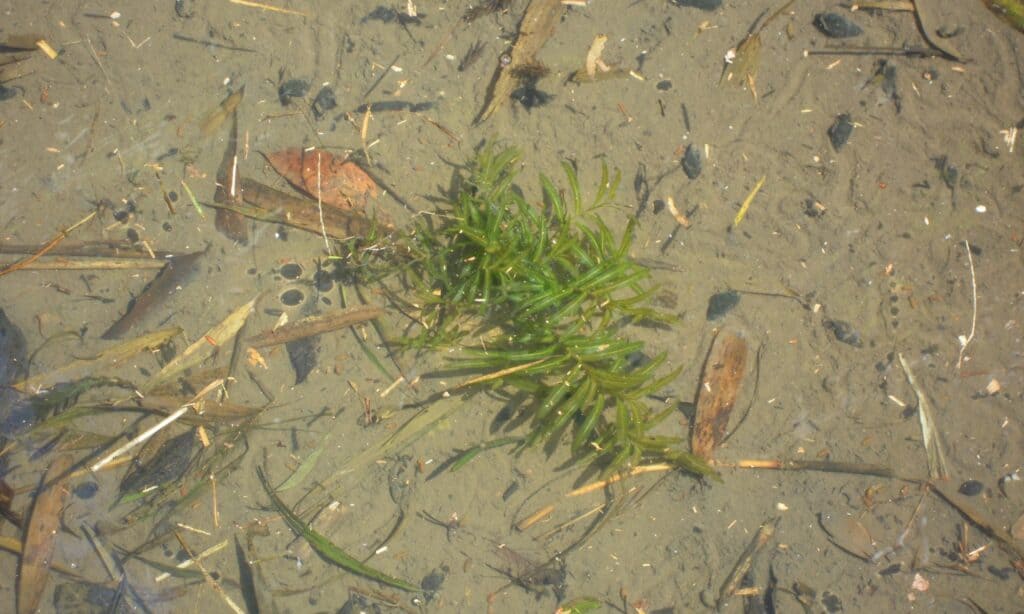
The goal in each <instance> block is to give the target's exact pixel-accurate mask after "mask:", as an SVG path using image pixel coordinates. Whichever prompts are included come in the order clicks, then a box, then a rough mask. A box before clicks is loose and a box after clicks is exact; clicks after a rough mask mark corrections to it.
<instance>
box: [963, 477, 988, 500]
mask: <svg viewBox="0 0 1024 614" xmlns="http://www.w3.org/2000/svg"><path fill="white" fill-rule="evenodd" d="M983 490H985V485H984V484H982V483H981V482H979V481H978V480H967V481H966V482H964V483H963V484H961V485H960V488H958V489H957V491H958V492H959V493H960V494H961V495H966V496H968V497H974V496H977V495H980V494H981V491H983Z"/></svg>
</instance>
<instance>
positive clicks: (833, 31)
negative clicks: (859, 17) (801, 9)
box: [814, 13, 864, 38]
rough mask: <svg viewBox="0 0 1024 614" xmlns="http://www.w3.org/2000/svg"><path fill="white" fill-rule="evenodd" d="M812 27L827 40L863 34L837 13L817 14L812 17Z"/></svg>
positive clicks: (858, 27) (855, 25) (858, 28)
mask: <svg viewBox="0 0 1024 614" xmlns="http://www.w3.org/2000/svg"><path fill="white" fill-rule="evenodd" d="M814 25H815V27H817V28H818V29H819V30H821V33H822V34H824V35H825V36H827V37H829V38H850V37H853V36H860V35H861V34H863V33H864V30H861V29H860V26H858V25H857V24H855V23H853V22H852V21H850V20H849V19H847V18H846V17H843V16H842V15H840V14H838V13H818V14H817V15H815V16H814Z"/></svg>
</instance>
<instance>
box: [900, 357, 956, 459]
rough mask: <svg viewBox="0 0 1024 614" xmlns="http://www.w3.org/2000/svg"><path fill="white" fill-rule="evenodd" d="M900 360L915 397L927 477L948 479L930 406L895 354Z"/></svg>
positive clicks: (904, 360)
mask: <svg viewBox="0 0 1024 614" xmlns="http://www.w3.org/2000/svg"><path fill="white" fill-rule="evenodd" d="M897 356H898V357H899V359H900V366H901V367H903V373H904V374H906V376H907V381H908V382H910V387H911V388H913V389H914V394H916V395H917V416H918V419H919V420H920V422H921V436H922V437H923V439H924V451H925V453H926V454H927V456H928V476H929V477H931V478H932V479H935V478H947V477H949V470H948V469H947V468H946V455H945V454H943V452H942V445H941V444H940V443H939V436H938V433H937V432H936V431H935V418H934V417H933V416H932V410H931V405H930V404H929V403H928V398H927V397H926V396H925V394H924V391H922V390H921V388H919V387H918V385H917V380H915V379H914V374H913V373H911V371H910V365H909V364H907V360H906V359H905V358H903V354H897Z"/></svg>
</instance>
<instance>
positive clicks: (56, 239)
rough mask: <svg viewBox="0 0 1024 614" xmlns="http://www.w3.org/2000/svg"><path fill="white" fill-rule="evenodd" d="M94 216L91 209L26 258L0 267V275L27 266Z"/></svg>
mask: <svg viewBox="0 0 1024 614" xmlns="http://www.w3.org/2000/svg"><path fill="white" fill-rule="evenodd" d="M94 217H96V212H95V211H93V212H92V213H90V214H89V215H87V216H85V217H83V218H82V219H80V220H78V221H77V222H75V223H74V224H72V225H71V226H69V227H68V228H66V229H64V230H61V231H60V232H58V233H57V234H56V235H54V237H53V238H52V239H50V240H49V241H48V242H47V243H46V245H44V246H42V247H41V248H40V249H39V251H37V252H36V253H34V254H32V255H31V256H29V257H28V258H24V259H22V260H19V261H17V262H14V263H12V264H10V265H9V266H7V267H5V268H3V269H0V277H3V276H4V275H7V274H8V273H13V272H15V271H17V270H19V269H23V268H25V267H27V266H28V265H30V264H32V263H33V262H35V261H36V260H39V259H40V258H42V257H43V256H44V255H46V252H48V251H50V250H51V249H53V248H54V247H57V244H58V243H60V242H61V241H63V240H64V239H66V238H67V237H68V235H70V234H71V233H72V232H74V231H75V229H76V228H78V227H79V226H81V225H82V224H85V223H86V222H88V221H89V220H91V219H92V218H94Z"/></svg>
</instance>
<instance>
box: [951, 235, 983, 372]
mask: <svg viewBox="0 0 1024 614" xmlns="http://www.w3.org/2000/svg"><path fill="white" fill-rule="evenodd" d="M964 248H966V249H967V263H968V264H969V265H971V307H972V309H971V332H970V334H969V335H967V336H966V337H964V336H963V335H960V337H959V339H960V356H959V357H958V358H957V359H956V370H957V371H959V370H960V368H961V367H962V366H963V364H964V352H966V351H967V345H968V344H969V343H970V342H971V341H973V340H974V328H975V326H976V325H977V323H978V283H977V280H976V279H975V276H974V257H973V256H971V244H970V243H968V241H967V239H964Z"/></svg>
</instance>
